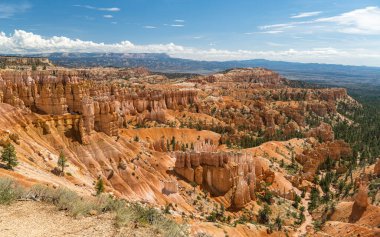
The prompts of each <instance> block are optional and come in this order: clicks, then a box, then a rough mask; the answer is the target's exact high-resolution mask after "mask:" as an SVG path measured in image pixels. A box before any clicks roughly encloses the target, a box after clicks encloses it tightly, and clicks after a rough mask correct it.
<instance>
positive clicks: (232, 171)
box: [174, 152, 256, 208]
mask: <svg viewBox="0 0 380 237" xmlns="http://www.w3.org/2000/svg"><path fill="white" fill-rule="evenodd" d="M174 156H175V158H176V163H175V168H174V170H175V171H176V173H177V174H179V175H181V176H182V177H184V178H185V179H186V180H188V181H189V182H195V183H197V184H198V185H201V186H202V187H204V188H206V189H207V190H209V191H210V192H211V194H212V195H213V196H225V197H227V198H229V199H230V201H231V204H232V206H234V207H235V208H242V207H244V206H245V205H246V204H247V203H249V202H250V201H251V200H253V199H254V190H255V185H256V175H255V160H254V158H253V157H252V156H251V155H247V154H242V153H232V152H211V153H210V152H200V153H197V152H175V153H174Z"/></svg>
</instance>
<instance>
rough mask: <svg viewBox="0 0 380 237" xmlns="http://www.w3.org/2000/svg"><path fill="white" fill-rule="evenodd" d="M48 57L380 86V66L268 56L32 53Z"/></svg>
mask: <svg viewBox="0 0 380 237" xmlns="http://www.w3.org/2000/svg"><path fill="white" fill-rule="evenodd" d="M28 56H35V57H48V58H49V59H50V60H51V61H52V62H53V63H54V64H56V65H60V66H65V67H93V66H104V67H146V68H148V69H149V70H151V71H154V72H162V73H192V74H194V73H197V74H208V73H214V72H218V71H224V70H226V69H230V68H242V67H265V68H268V69H271V70H274V71H277V72H279V73H280V74H282V75H283V76H284V77H286V78H288V79H294V80H305V81H309V82H316V83H319V84H326V85H330V86H331V85H332V86H344V87H347V88H350V89H351V88H355V89H361V88H366V89H371V88H372V87H376V90H378V88H379V87H380V67H365V66H345V65H336V64H317V63H294V62H282V61H269V60H264V59H252V60H240V61H223V62H220V61H197V60H189V59H181V58H173V57H170V56H169V55H167V54H164V53H128V54H122V53H51V54H36V55H28Z"/></svg>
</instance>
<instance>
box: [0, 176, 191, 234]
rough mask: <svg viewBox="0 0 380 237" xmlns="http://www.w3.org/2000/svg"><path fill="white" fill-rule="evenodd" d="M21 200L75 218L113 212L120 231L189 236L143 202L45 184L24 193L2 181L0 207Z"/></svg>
mask: <svg viewBox="0 0 380 237" xmlns="http://www.w3.org/2000/svg"><path fill="white" fill-rule="evenodd" d="M19 198H24V199H31V200H36V201H42V202H47V203H52V204H54V205H55V206H56V207H57V208H58V209H59V210H64V211H67V212H68V213H69V214H70V215H72V216H73V217H78V216H86V215H90V214H94V213H98V214H100V213H105V212H110V213H113V214H115V225H116V227H118V228H121V227H127V228H129V227H130V226H136V225H138V227H139V228H140V229H141V228H146V229H149V231H151V232H153V233H155V235H161V236H170V237H172V236H173V237H176V236H187V235H188V232H187V227H186V226H185V225H179V224H178V223H176V222H175V221H173V220H172V219H170V218H168V217H166V216H165V215H164V214H162V213H161V212H160V211H159V210H157V209H155V208H153V207H148V206H143V205H141V204H140V203H128V202H126V201H124V200H119V199H115V198H113V197H111V196H109V195H106V194H103V195H100V196H98V197H87V198H84V197H81V196H79V195H78V194H77V193H75V192H73V191H71V190H69V189H66V188H57V189H53V188H50V187H47V186H45V185H35V186H33V187H31V188H30V189H29V190H25V189H24V188H22V187H21V186H20V185H18V184H17V183H16V182H15V181H13V180H10V179H1V178H0V204H11V203H12V202H13V201H16V200H17V199H19Z"/></svg>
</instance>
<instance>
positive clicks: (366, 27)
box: [258, 7, 380, 35]
mask: <svg viewBox="0 0 380 237" xmlns="http://www.w3.org/2000/svg"><path fill="white" fill-rule="evenodd" d="M305 14H306V13H304V15H305ZM301 15H302V13H301V14H299V15H297V16H294V17H292V18H301V17H299V16H301ZM306 27H308V28H307V29H306ZM258 28H259V29H260V30H262V31H265V32H263V33H268V31H269V32H271V31H272V32H277V33H281V32H278V31H285V30H289V29H295V28H296V30H302V32H303V33H307V32H310V28H313V31H312V32H340V33H345V34H363V35H380V8H379V7H366V8H361V9H356V10H353V11H350V12H346V13H342V14H340V15H337V16H332V17H325V18H317V19H315V20H310V21H294V22H288V23H281V24H273V25H264V26H259V27H258Z"/></svg>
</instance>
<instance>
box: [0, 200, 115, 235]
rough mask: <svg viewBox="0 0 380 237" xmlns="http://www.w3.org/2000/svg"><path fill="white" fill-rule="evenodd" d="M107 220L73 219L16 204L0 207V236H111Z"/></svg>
mask: <svg viewBox="0 0 380 237" xmlns="http://www.w3.org/2000/svg"><path fill="white" fill-rule="evenodd" d="M113 224H114V222H113V221H112V218H111V216H109V215H100V216H91V217H79V218H73V217H70V216H68V215H67V213H65V212H64V211H57V208H56V207H54V206H52V205H48V204H45V203H38V202H32V201H20V202H16V203H14V204H12V205H10V206H4V205H0V236H2V237H16V236H17V237H18V236H20V237H25V236H28V237H42V236H51V237H53V236H55V237H57V236H70V237H72V236H91V237H92V236H94V237H96V236H99V237H100V236H102V237H103V236H104V237H108V236H115V235H117V233H116V230H115V228H114V226H113Z"/></svg>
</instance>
